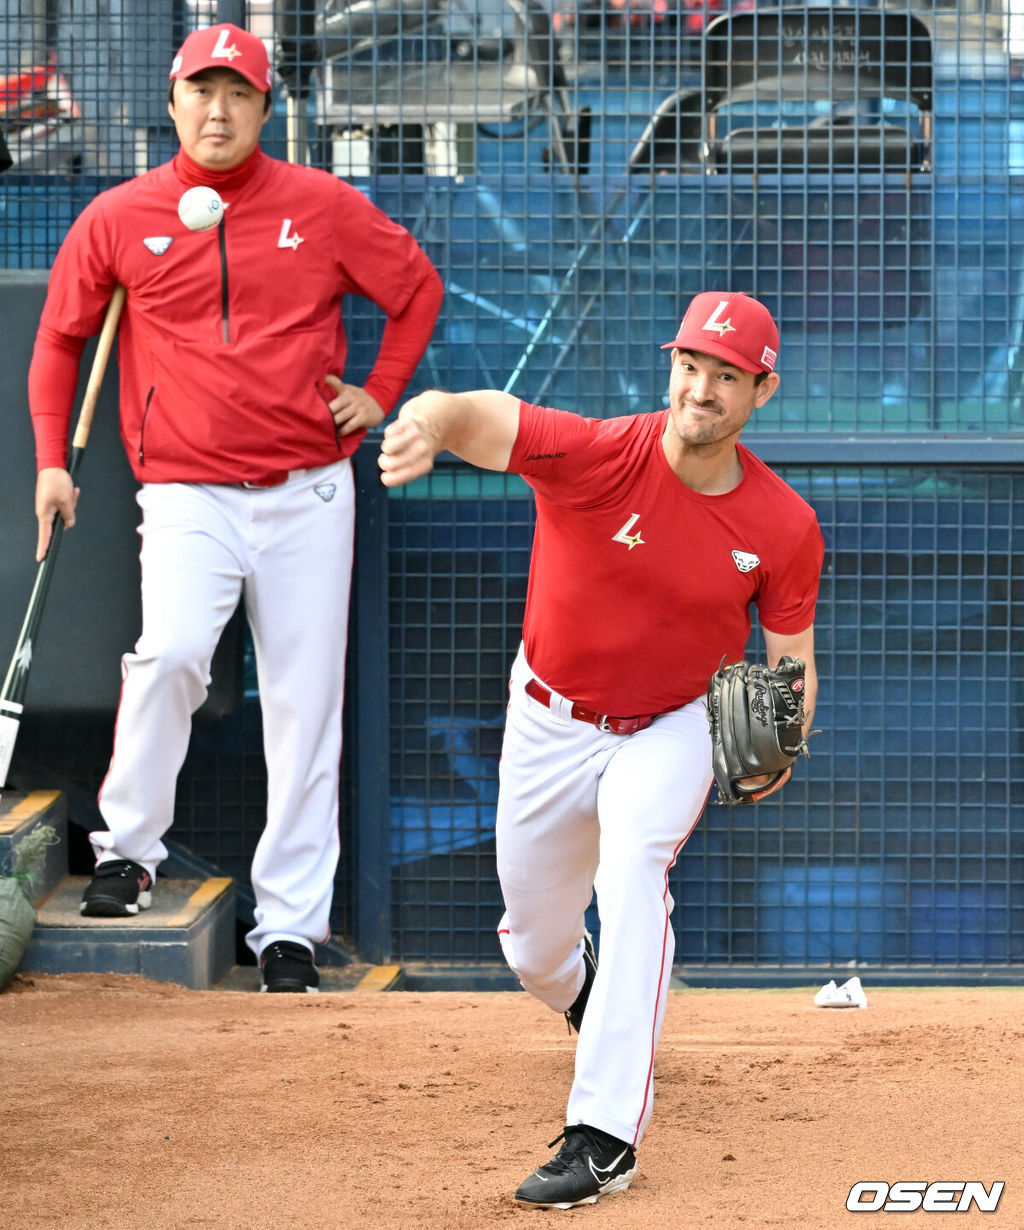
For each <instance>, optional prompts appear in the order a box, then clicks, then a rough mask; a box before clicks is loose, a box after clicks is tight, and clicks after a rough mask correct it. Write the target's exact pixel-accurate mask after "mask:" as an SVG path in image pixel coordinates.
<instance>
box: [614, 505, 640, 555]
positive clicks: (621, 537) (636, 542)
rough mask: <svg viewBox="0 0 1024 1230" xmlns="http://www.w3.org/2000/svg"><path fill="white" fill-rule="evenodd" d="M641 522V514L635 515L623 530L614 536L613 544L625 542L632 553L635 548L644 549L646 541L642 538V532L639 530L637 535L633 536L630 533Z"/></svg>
mask: <svg viewBox="0 0 1024 1230" xmlns="http://www.w3.org/2000/svg"><path fill="white" fill-rule="evenodd" d="M639 520H640V514H639V513H634V514H633V515H632V516H631V517H630V519H629V520H628V521H627V522H626V524H625V525H624V526H623V527H622V529H621V530H619V532H618V533H617V534H613V535H612V542H624V543H625V544H626V546H627V547H628V548H629V549H630V551H632V550H633V548H634V547H642V546H643V545H644V540H643V539H642V538H641V537H640V531H639V530H637V532H636V533H635V534H631V533H630V532H629V531H630V530H631V529H632V528H633V526H634V525H636V523H637V522H638V521H639Z"/></svg>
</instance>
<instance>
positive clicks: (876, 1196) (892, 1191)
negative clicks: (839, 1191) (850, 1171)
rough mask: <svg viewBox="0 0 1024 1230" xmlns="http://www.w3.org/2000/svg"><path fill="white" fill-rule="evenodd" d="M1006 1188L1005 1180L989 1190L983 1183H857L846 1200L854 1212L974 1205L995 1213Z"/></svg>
mask: <svg viewBox="0 0 1024 1230" xmlns="http://www.w3.org/2000/svg"><path fill="white" fill-rule="evenodd" d="M1005 1186H1006V1184H1005V1183H1003V1182H1002V1181H999V1182H995V1183H993V1184H992V1186H991V1187H989V1188H986V1187H985V1184H984V1183H967V1182H964V1181H963V1180H960V1181H959V1182H953V1181H949V1182H946V1183H918V1182H917V1181H912V1180H900V1182H898V1183H892V1184H889V1183H872V1182H866V1183H854V1185H853V1187H851V1188H850V1194H849V1196H847V1198H846V1207H847V1208H848V1209H849V1211H850V1212H851V1213H916V1212H917V1210H918V1209H923V1210H924V1212H926V1213H966V1212H967V1211H968V1210H969V1209H970V1208H971V1206H972V1205H974V1206H976V1207H977V1209H978V1211H979V1212H980V1213H994V1212H995V1211H996V1209H997V1208H998V1207H999V1198H1000V1196H1002V1194H1003V1188H1004V1187H1005Z"/></svg>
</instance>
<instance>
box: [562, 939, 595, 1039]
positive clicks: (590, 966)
mask: <svg viewBox="0 0 1024 1230" xmlns="http://www.w3.org/2000/svg"><path fill="white" fill-rule="evenodd" d="M596 974H597V954H596V953H595V952H594V941H593V940H592V939H591V938H590V932H589V931H585V932H584V933H583V986H582V987H581V988H580V993H579V995H577V996H576V998H575V999H574V1000H573V1001H572V1007H571V1008H568V1009H567V1010H566V1013H565V1019H566V1021H567V1022H568V1025H569V1033H570V1035H571V1034H572V1031H573V1030H574V1029H575V1030H576V1032H577V1033H579V1032H580V1026H581V1025H582V1024H583V1013H584V1012H585V1011H586V1008H587V1000H588V999H589V998H590V988H591V987H592V986H593V985H594V977H595V975H596Z"/></svg>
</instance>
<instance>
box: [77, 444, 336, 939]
mask: <svg viewBox="0 0 1024 1230" xmlns="http://www.w3.org/2000/svg"><path fill="white" fill-rule="evenodd" d="M138 502H139V505H140V507H141V508H142V513H143V516H142V524H141V526H140V529H139V533H140V534H141V536H142V554H141V559H142V635H141V637H140V638H139V641H138V643H137V644H136V646H135V651H134V653H130V654H127V655H126V656H125V657H124V659H123V661H122V678H123V683H122V690H121V702H120V706H119V708H118V715H117V728H116V731H115V735H114V751H113V756H112V759H111V764H110V770H109V773H108V774H107V777H106V780H105V781H104V783H103V786H102V788H101V790H100V810H101V812H102V814H103V818H104V820H105V821H106V823H107V825H108V829H109V831H102V830H100V831H97V832H94V833H91V834H90V840H91V842H92V846H93V849H94V852H95V854H96V856H97V860H98V861H105V860H108V859H112V858H130V859H133V860H134V861H135V862H137V863H141V864H142V866H143V867H145V868H146V869H147V870H148V871H149V873H150V874H151V875H153V874H155V871H156V866H157V864H158V863H159V862H160V861H161V860H162V859H164V858H166V856H167V848H166V846H165V845H164V844H163V841H162V840H161V839H162V837H163V835H164V834H165V833H166V831H167V830H168V828H170V826H171V822H172V820H173V818H174V794H175V786H176V782H177V778H178V773H179V771H180V769H181V766H182V763H183V762H184V759H185V755H186V752H187V750H188V743H189V737H190V732H191V725H192V714H193V713H194V712H195V710H196V709H198V707H199V706H200V705H201V704H202V702H203V699H204V698H205V696H206V693H207V689H208V687H209V684H210V662H211V659H212V657H213V652H214V649H215V647H216V645H217V642H218V640H219V639H220V635H221V633H222V632H223V630H224V626H225V624H226V623H227V621H228V619H229V618H230V616H231V614H232V612H233V611H234V609H235V607H236V606H237V604H238V600H239V596H240V595H242V596H244V600H245V610H246V615H247V616H248V620H249V626H250V629H251V631H252V637H253V644H254V647H255V652H256V667H257V678H258V683H259V693H260V704H261V708H262V715H263V735H264V753H265V758H266V764H267V815H266V827H265V828H264V830H263V833H262V836H261V837H260V840H259V843H258V845H257V847H256V851H255V855H254V858H253V864H252V884H253V889H254V891H255V895H256V925H255V927H254V929H253V930H252V931H250V932H249V934H248V936H247V937H246V939H247V943H248V944H249V947H250V948H252V950H253V951H254V952H255V953H256V954H257V956H258V955H259V953H260V952H261V951H262V950H263V949H264V948H265V947H266V946H267V945H268V944H269V943H271V942H272V941H274V940H278V939H289V940H295V941H299V942H304V943H305V944H306V945H307V946H308V947H310V948H313V947H315V945H316V944H318V943H321V942H323V941H324V940H325V939H326V938H327V937H328V935H329V934H330V907H331V899H332V894H333V887H334V873H335V869H336V867H337V861H338V853H339V836H338V779H339V764H340V759H341V710H342V700H343V691H344V668H345V644H346V636H347V631H348V605H349V591H350V587H351V573H352V549H353V548H352V544H353V527H354V523H355V492H354V484H353V478H352V468H351V463H350V462H349V461H348V460H344V461H339V462H337V463H335V464H333V465H330V466H324V467H320V468H317V469H315V470H304V471H295V472H293V474H292V475H291V476H290V477H289V478H288V480H287V481H286V482H284V483H282V484H281V485H280V486H277V487H268V488H246V487H244V486H241V485H239V486H232V485H226V484H225V485H222V484H217V485H205V484H184V483H159V484H158V483H150V484H146V485H145V486H143V488H142V489H141V491H140V492H139V494H138Z"/></svg>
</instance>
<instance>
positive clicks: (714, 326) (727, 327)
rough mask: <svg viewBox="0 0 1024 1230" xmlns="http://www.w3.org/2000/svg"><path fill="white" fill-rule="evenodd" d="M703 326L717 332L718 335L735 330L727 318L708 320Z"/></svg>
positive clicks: (721, 335) (722, 335)
mask: <svg viewBox="0 0 1024 1230" xmlns="http://www.w3.org/2000/svg"><path fill="white" fill-rule="evenodd" d="M704 328H705V329H708V330H709V331H710V332H712V333H717V334H718V336H719V337H724V336H725V335H726V334H727V333H735V332H736V326H735V325H734V324H732V323H731V322H730V321H728V320H715V321H710V320H709V321H708V323H707V324H706V325H705V326H704Z"/></svg>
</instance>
